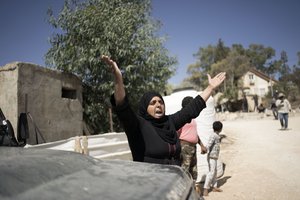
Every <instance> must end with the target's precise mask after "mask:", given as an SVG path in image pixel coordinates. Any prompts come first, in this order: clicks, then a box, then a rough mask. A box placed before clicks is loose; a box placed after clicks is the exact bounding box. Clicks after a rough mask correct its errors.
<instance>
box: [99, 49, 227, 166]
mask: <svg viewBox="0 0 300 200" xmlns="http://www.w3.org/2000/svg"><path fill="white" fill-rule="evenodd" d="M101 60H102V61H103V62H105V63H106V64H107V65H109V67H110V69H111V72H112V75H113V76H114V94H113V95H111V99H110V101H111V104H112V107H113V110H114V112H115V113H116V114H117V117H118V118H119V120H120V122H121V123H122V125H123V128H124V130H125V134H126V136H127V139H128V144H129V147H130V150H131V154H132V158H133V161H138V162H147V163H156V164H165V165H178V166H181V162H180V152H181V146H180V141H179V138H178V134H177V131H178V130H179V129H180V128H181V127H183V126H184V125H185V124H186V123H189V122H191V120H192V119H194V118H196V117H198V116H199V114H200V112H201V111H202V110H203V109H204V108H205V107H206V101H207V100H208V98H209V97H210V96H211V94H212V92H213V91H214V89H216V88H217V87H218V86H219V85H220V84H221V83H222V82H223V81H224V80H225V78H226V73H225V72H221V73H219V74H217V75H216V76H215V77H213V78H211V77H210V75H207V77H208V86H207V87H206V88H205V89H204V90H203V92H202V93H201V94H199V95H197V96H196V97H195V98H194V99H193V100H192V101H191V102H190V103H189V104H188V105H187V106H185V107H184V108H182V109H181V110H179V111H178V112H176V113H174V114H172V115H166V114H165V102H164V100H163V98H162V96H161V95H160V94H159V93H158V92H155V91H150V92H146V93H145V94H144V95H142V98H141V99H140V103H139V108H138V112H137V113H136V112H134V110H133V109H132V108H131V106H130V103H129V99H130V98H129V97H128V93H126V92H125V87H124V83H123V76H122V73H121V70H120V69H119V67H118V65H117V63H116V62H115V61H114V60H112V59H110V58H109V57H108V56H105V55H102V56H101Z"/></svg>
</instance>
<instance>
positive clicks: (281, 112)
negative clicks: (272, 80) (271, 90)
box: [276, 93, 292, 130]
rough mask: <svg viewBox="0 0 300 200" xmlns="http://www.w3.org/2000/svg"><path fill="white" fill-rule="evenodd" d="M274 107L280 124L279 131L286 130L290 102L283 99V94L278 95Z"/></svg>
mask: <svg viewBox="0 0 300 200" xmlns="http://www.w3.org/2000/svg"><path fill="white" fill-rule="evenodd" d="M276 107H277V110H278V118H279V121H280V124H281V130H286V129H287V128H288V125H289V123H288V122H289V112H290V111H291V109H292V108H291V104H290V102H289V101H288V100H287V98H285V96H284V94H283V93H279V94H278V99H277V101H276Z"/></svg>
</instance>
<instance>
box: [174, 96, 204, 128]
mask: <svg viewBox="0 0 300 200" xmlns="http://www.w3.org/2000/svg"><path fill="white" fill-rule="evenodd" d="M204 108H206V103H205V101H204V100H203V99H202V97H201V96H200V95H197V96H196V97H195V98H194V100H193V101H191V102H190V103H189V104H188V105H187V106H185V107H184V108H182V109H181V110H180V111H178V112H176V113H174V114H172V115H170V118H171V119H172V120H173V122H174V124H175V128H176V130H178V129H180V128H181V127H182V126H184V125H185V124H186V123H190V122H191V120H192V119H194V118H196V117H198V116H199V114H200V112H201V111H202V110H203V109H204Z"/></svg>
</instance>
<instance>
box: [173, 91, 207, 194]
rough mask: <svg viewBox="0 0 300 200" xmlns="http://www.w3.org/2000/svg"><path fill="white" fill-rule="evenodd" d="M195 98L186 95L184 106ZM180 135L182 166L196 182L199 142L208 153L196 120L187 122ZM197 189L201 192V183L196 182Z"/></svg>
mask: <svg viewBox="0 0 300 200" xmlns="http://www.w3.org/2000/svg"><path fill="white" fill-rule="evenodd" d="M193 99H194V98H193V97H191V96H187V97H184V98H183V100H182V102H181V106H182V108H184V107H186V106H187V105H188V104H189V103H190V102H192V101H193ZM178 135H179V139H180V144H181V155H180V158H181V167H182V169H183V170H184V171H185V172H186V173H189V174H190V175H191V176H192V178H193V180H194V183H195V182H196V180H197V175H198V170H197V155H196V153H197V152H196V150H197V148H196V145H197V143H198V144H199V145H200V147H201V153H206V151H207V150H206V147H205V146H204V145H203V143H202V141H201V140H200V137H199V135H198V132H197V123H196V121H195V120H194V119H192V120H191V122H190V123H187V124H185V125H184V126H183V127H182V128H181V129H179V130H178ZM195 189H196V191H197V192H198V193H199V194H200V193H201V190H200V184H195Z"/></svg>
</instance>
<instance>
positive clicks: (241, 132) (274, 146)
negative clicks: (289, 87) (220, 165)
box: [205, 115, 300, 200]
mask: <svg viewBox="0 0 300 200" xmlns="http://www.w3.org/2000/svg"><path fill="white" fill-rule="evenodd" d="M223 124H224V132H223V133H224V134H225V135H226V138H224V139H223V140H222V146H221V157H220V159H221V160H222V161H223V162H224V163H225V164H226V168H225V173H224V175H223V176H222V177H221V178H220V180H219V184H220V185H221V189H223V192H222V193H216V192H210V193H209V196H208V197H205V199H207V200H209V199H214V200H218V199H220V200H221V199H222V200H235V199H236V200H242V199H247V200H248V199H249V200H250V199H251V200H258V199H261V200H269V199H272V200H279V199H280V200H282V199H287V200H295V199H300V116H299V115H297V116H290V118H289V130H287V131H281V130H279V128H280V124H279V121H275V120H273V118H272V117H267V118H263V119H260V120H257V119H255V120H235V121H223Z"/></svg>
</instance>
